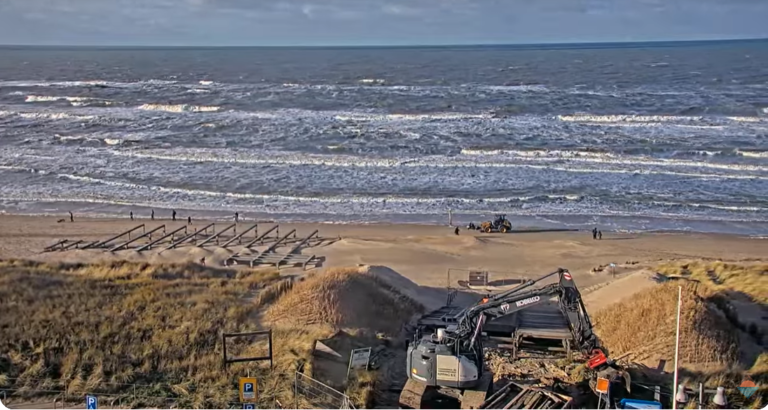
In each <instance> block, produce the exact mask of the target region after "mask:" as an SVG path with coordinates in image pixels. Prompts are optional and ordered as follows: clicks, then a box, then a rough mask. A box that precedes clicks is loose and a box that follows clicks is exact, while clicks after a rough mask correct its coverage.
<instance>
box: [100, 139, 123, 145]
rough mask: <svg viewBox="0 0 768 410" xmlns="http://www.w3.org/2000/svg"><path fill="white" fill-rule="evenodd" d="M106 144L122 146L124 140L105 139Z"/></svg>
mask: <svg viewBox="0 0 768 410" xmlns="http://www.w3.org/2000/svg"><path fill="white" fill-rule="evenodd" d="M104 143H105V144H107V145H120V144H122V143H123V140H121V139H117V138H104Z"/></svg>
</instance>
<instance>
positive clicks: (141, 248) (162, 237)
mask: <svg viewBox="0 0 768 410" xmlns="http://www.w3.org/2000/svg"><path fill="white" fill-rule="evenodd" d="M182 230H183V231H184V233H187V225H184V226H182V227H181V228H178V229H176V230H174V231H171V232H169V233H167V234H165V235H163V236H161V237H160V238H159V239H155V240H154V241H152V242H150V243H148V244H146V245H144V246H142V247H140V248H138V249H136V251H137V252H142V251H144V250H145V249H151V248H152V246H154V245H155V244H156V243H160V242H161V241H163V240H165V238H167V237H169V236H173V235H175V234H176V232H179V231H182Z"/></svg>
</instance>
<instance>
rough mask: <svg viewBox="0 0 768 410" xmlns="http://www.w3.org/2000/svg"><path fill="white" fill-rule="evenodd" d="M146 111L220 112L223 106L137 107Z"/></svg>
mask: <svg viewBox="0 0 768 410" xmlns="http://www.w3.org/2000/svg"><path fill="white" fill-rule="evenodd" d="M137 108H138V109H140V110H144V111H164V112H176V113H182V112H218V111H220V110H221V107H217V106H210V105H189V104H142V105H140V106H139V107H137Z"/></svg>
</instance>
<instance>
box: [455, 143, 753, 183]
mask: <svg viewBox="0 0 768 410" xmlns="http://www.w3.org/2000/svg"><path fill="white" fill-rule="evenodd" d="M461 153H462V154H463V155H470V156H472V155H475V156H489V155H493V156H507V157H512V158H518V159H525V160H530V161H553V162H554V161H570V162H591V163H605V164H622V165H641V166H675V167H695V168H712V169H723V170H736V171H754V172H768V167H765V166H759V165H749V164H723V163H716V162H702V161H692V160H683V159H667V158H652V157H647V156H628V155H622V154H616V153H611V152H593V151H569V150H500V149H491V150H482V149H463V150H462V151H461ZM688 153H689V154H690V153H693V154H695V155H704V156H714V155H717V154H718V153H719V152H714V151H712V152H710V151H688ZM761 154H762V153H761ZM742 155H743V154H742ZM745 177H746V176H745ZM755 177H758V178H760V176H755Z"/></svg>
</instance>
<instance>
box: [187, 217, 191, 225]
mask: <svg viewBox="0 0 768 410" xmlns="http://www.w3.org/2000/svg"><path fill="white" fill-rule="evenodd" d="M187 225H192V217H191V216H188V217H187Z"/></svg>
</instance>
